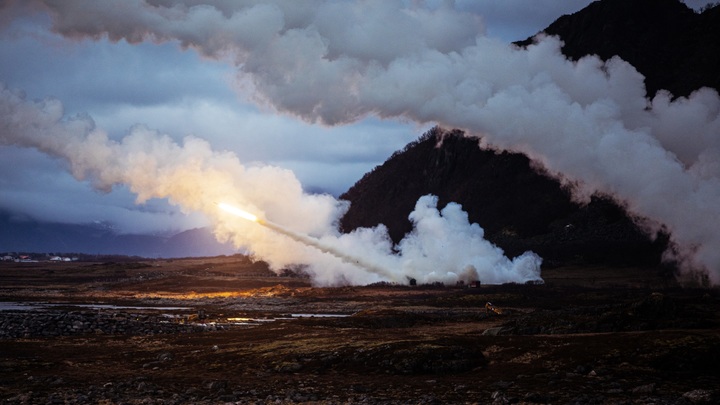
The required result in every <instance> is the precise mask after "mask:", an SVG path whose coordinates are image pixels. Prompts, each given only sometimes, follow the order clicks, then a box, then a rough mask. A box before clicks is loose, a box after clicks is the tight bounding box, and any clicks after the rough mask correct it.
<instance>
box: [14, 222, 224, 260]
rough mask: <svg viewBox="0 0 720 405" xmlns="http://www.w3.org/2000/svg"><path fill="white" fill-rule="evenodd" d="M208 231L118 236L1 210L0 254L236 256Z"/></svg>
mask: <svg viewBox="0 0 720 405" xmlns="http://www.w3.org/2000/svg"><path fill="white" fill-rule="evenodd" d="M235 251H236V249H234V248H233V247H232V246H230V245H229V244H221V243H219V242H217V241H216V240H215V237H214V236H213V234H212V232H211V230H210V229H208V228H197V229H190V230H187V231H183V232H179V233H177V234H173V235H169V236H160V235H141V234H120V233H118V232H116V231H114V230H113V229H112V228H109V227H107V226H105V225H103V224H63V223H52V222H42V221H35V220H31V219H29V218H25V219H22V220H18V219H16V218H14V217H13V216H12V215H11V214H8V213H4V212H2V211H0V253H7V252H36V253H40V252H43V253H50V252H55V253H71V252H77V253H86V254H100V255H128V256H141V257H148V258H161V257H162V258H168V257H196V256H218V255H229V254H233V253H235Z"/></svg>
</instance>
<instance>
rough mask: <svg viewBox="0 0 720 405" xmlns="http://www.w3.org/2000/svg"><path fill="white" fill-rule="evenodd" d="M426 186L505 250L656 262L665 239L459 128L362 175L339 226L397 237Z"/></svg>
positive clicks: (431, 136) (432, 134)
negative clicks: (380, 229)
mask: <svg viewBox="0 0 720 405" xmlns="http://www.w3.org/2000/svg"><path fill="white" fill-rule="evenodd" d="M425 194H434V195H437V196H438V200H439V202H438V206H439V207H444V206H445V205H446V204H447V203H448V202H456V203H459V204H461V205H462V206H463V209H464V210H465V211H466V212H467V213H468V217H469V220H470V221H471V222H474V223H478V224H480V226H482V227H483V229H484V230H485V235H486V237H487V238H488V239H489V240H491V241H492V242H494V243H495V244H497V245H498V246H500V247H501V248H503V249H504V250H505V251H506V253H507V254H508V255H510V256H516V255H519V254H521V253H522V252H524V251H526V250H533V251H534V252H536V253H538V254H540V255H541V256H542V257H543V258H545V259H546V261H549V262H550V263H552V262H568V261H582V262H592V263H625V264H645V265H656V264H658V263H659V262H660V256H661V253H662V251H663V250H664V249H665V247H666V239H665V238H659V239H657V240H655V241H653V240H650V239H649V238H648V237H647V236H645V235H644V234H643V232H642V231H641V230H640V229H639V228H638V227H637V226H636V225H635V224H634V223H633V221H632V220H631V219H630V218H629V217H628V216H627V215H626V214H625V212H624V211H623V210H622V209H621V208H620V207H618V206H617V205H616V204H614V203H612V202H611V201H608V200H605V199H602V198H594V199H593V200H592V201H591V202H590V203H589V204H588V205H585V206H581V205H579V204H577V203H574V202H572V201H571V198H570V194H569V193H568V192H567V190H564V189H563V188H562V187H561V185H560V183H559V182H558V181H557V180H554V179H551V178H549V177H547V176H545V175H543V174H541V173H538V172H537V171H536V170H535V169H533V168H532V167H531V165H530V161H529V159H528V158H527V157H525V156H524V155H522V154H517V153H495V152H494V151H489V150H483V149H480V148H479V147H478V144H477V139H473V138H466V137H464V135H463V133H462V132H460V131H452V132H445V131H443V130H441V129H439V128H433V129H432V130H430V131H429V132H427V133H426V134H425V135H423V136H422V137H421V138H420V139H419V140H418V141H417V142H413V143H411V144H410V145H408V147H406V148H405V149H404V150H403V151H402V152H399V153H396V154H394V155H393V156H392V157H391V158H390V159H388V160H387V161H386V162H385V163H384V164H382V165H381V166H378V167H376V168H375V169H374V170H373V171H372V172H370V173H368V174H367V175H365V176H364V177H363V178H362V179H361V180H360V181H358V182H357V183H356V184H355V185H354V186H353V187H352V188H350V190H348V191H347V192H346V193H345V194H343V195H342V196H341V198H342V199H345V200H348V201H350V202H351V206H350V209H349V210H348V212H347V213H346V215H345V216H344V217H343V218H342V220H341V227H342V230H343V231H344V232H349V231H352V230H353V229H355V228H358V227H370V226H375V225H377V224H378V223H382V224H385V225H386V226H387V227H388V230H389V233H390V237H391V238H392V239H393V241H394V242H398V241H399V240H400V239H402V237H403V235H405V233H407V232H408V231H409V230H410V229H411V223H410V221H409V219H408V214H409V213H410V212H411V211H412V209H413V208H414V206H415V202H416V201H417V199H418V198H419V197H420V196H422V195H425Z"/></svg>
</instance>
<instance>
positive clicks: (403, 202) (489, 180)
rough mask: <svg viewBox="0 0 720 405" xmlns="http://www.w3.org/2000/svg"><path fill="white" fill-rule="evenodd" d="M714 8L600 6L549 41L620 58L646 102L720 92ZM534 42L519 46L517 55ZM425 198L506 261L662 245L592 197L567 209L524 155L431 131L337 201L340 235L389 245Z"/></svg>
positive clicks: (591, 256) (655, 252)
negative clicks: (345, 205)
mask: <svg viewBox="0 0 720 405" xmlns="http://www.w3.org/2000/svg"><path fill="white" fill-rule="evenodd" d="M718 30H720V7H717V6H716V7H713V8H710V9H707V10H705V11H704V12H703V13H701V14H700V13H695V12H694V11H693V10H691V9H689V8H687V7H686V6H685V5H684V4H683V3H681V2H680V1H678V0H633V1H627V0H603V1H598V2H595V3H592V4H590V5H589V6H588V7H586V8H585V9H583V10H581V11H579V12H577V13H575V14H573V15H566V16H563V17H561V18H559V19H558V20H557V21H555V22H554V23H553V24H552V25H550V26H549V27H548V28H547V29H546V30H545V32H547V33H549V34H553V35H559V36H560V37H561V38H562V39H563V41H564V42H565V46H564V48H563V52H564V53H565V54H566V55H567V56H568V57H570V58H575V59H577V58H579V57H581V56H583V55H588V54H597V55H599V56H600V57H601V58H603V59H609V58H611V57H612V56H614V55H619V56H620V57H621V58H622V59H624V60H626V61H628V62H630V63H631V64H633V65H634V66H635V67H636V68H637V69H638V71H640V73H642V74H643V75H645V77H646V78H647V80H646V85H647V89H648V95H653V94H654V93H656V92H657V90H658V89H661V88H662V89H669V90H670V91H671V92H672V93H673V94H675V95H677V96H684V95H688V94H690V93H691V92H692V90H695V89H697V88H699V87H703V86H707V87H714V88H716V89H720V52H719V51H718V50H720V42H719V41H720V31H718ZM530 41H531V39H528V40H526V41H522V42H518V43H517V44H518V45H520V46H523V45H526V44H528V43H530ZM425 194H435V195H437V196H438V197H439V206H440V207H444V206H445V204H447V203H448V202H450V201H454V202H457V203H459V204H461V205H462V206H463V208H464V209H465V210H466V211H467V212H468V215H469V219H470V221H471V222H476V223H478V224H480V226H482V227H483V228H484V229H485V231H486V237H488V239H490V240H491V241H493V242H495V243H496V244H497V245H499V246H500V247H502V248H503V249H505V251H506V252H507V253H508V254H509V255H511V256H512V255H517V254H519V253H521V252H523V251H525V250H528V249H530V250H533V251H535V252H537V253H538V254H540V255H541V256H543V257H544V258H545V260H546V263H548V264H552V263H568V262H582V263H614V264H646V265H656V264H658V263H660V258H661V254H662V252H663V250H665V248H666V245H667V237H666V236H663V235H661V236H660V237H659V238H657V239H653V238H651V237H649V236H647V235H645V234H644V233H643V232H642V231H641V230H640V229H639V228H638V227H637V226H636V225H634V223H633V221H632V220H631V219H630V218H629V217H628V215H627V214H626V213H625V211H624V210H623V209H622V208H621V207H619V206H618V205H617V204H615V203H613V202H612V201H609V200H607V199H603V198H602V197H596V198H594V199H593V201H592V202H591V203H590V204H588V205H585V206H581V205H579V204H576V203H573V202H572V201H571V200H570V197H569V193H568V192H567V191H566V190H563V189H562V188H561V186H560V184H559V183H558V182H557V181H555V180H553V179H551V178H548V177H546V176H544V175H543V174H542V173H538V172H537V171H536V170H535V169H534V168H533V167H532V166H531V164H530V162H529V160H528V159H527V158H526V157H525V156H523V155H520V154H512V153H496V152H494V151H488V150H481V149H480V148H479V147H478V144H477V140H474V139H468V138H465V137H463V136H462V133H459V132H458V131H454V132H452V131H451V132H445V131H442V130H440V129H438V128H435V129H433V130H431V131H429V132H428V133H426V134H424V135H423V136H422V137H421V138H420V139H419V140H418V141H416V142H413V143H411V144H409V145H408V146H407V147H406V148H405V149H403V150H402V151H399V152H397V153H395V154H394V155H393V156H392V157H391V158H390V159H388V160H387V161H386V162H385V163H384V164H382V165H381V166H378V167H376V168H375V169H374V170H373V171H372V172H370V173H368V174H366V175H365V176H364V177H363V178H362V179H361V180H360V181H359V182H357V183H356V184H355V185H354V186H353V187H352V188H350V190H348V191H347V192H346V193H345V194H343V195H342V196H341V198H343V199H346V200H348V201H350V202H351V208H350V210H349V211H348V212H347V214H346V215H345V217H344V218H343V219H342V221H341V226H342V229H343V230H344V231H346V232H347V231H351V230H353V229H355V228H357V227H366V226H374V225H377V224H379V223H383V224H385V225H386V226H387V227H388V229H389V232H390V235H391V237H392V239H393V240H394V241H396V242H397V241H398V240H399V239H401V238H402V236H403V235H404V234H405V233H406V232H407V231H408V230H410V229H411V224H410V222H409V220H408V219H407V217H408V214H409V213H410V212H411V211H412V209H413V207H414V204H415V201H417V199H418V198H419V197H420V196H422V195H425Z"/></svg>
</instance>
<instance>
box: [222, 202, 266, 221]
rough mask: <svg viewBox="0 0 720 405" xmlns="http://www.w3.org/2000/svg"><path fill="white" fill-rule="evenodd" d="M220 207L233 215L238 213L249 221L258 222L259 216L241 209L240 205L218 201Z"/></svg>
mask: <svg viewBox="0 0 720 405" xmlns="http://www.w3.org/2000/svg"><path fill="white" fill-rule="evenodd" d="M218 207H220V209H222V210H224V211H227V212H229V213H231V214H233V215H237V216H238V217H240V218H245V219H247V220H248V221H253V222H258V217H256V216H255V215H253V214H251V213H249V212H247V211H244V210H241V209H240V208H238V207H233V206H232V205H230V204H225V203H218Z"/></svg>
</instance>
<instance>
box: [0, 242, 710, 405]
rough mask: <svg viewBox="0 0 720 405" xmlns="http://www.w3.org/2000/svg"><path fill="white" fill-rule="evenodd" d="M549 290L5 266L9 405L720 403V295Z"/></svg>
mask: <svg viewBox="0 0 720 405" xmlns="http://www.w3.org/2000/svg"><path fill="white" fill-rule="evenodd" d="M543 277H544V278H545V281H546V284H545V285H504V286H481V287H479V288H460V287H456V286H452V287H439V286H417V287H410V286H387V285H375V286H366V287H338V288H313V287H311V286H310V284H309V282H308V280H305V279H302V278H296V277H277V276H275V275H274V274H272V273H270V272H268V271H267V270H266V269H265V268H264V267H263V266H262V265H260V264H253V263H250V262H249V261H248V260H247V259H245V258H243V257H239V256H237V257H223V258H212V259H187V260H174V261H148V262H132V263H77V262H75V263H0V308H2V310H1V311H0V401H2V403H9V404H63V403H71V404H75V403H78V404H80V403H82V404H84V403H93V404H95V403H97V404H181V403H201V404H211V403H212V404H214V403H371V404H379V403H409V404H420V403H438V404H440V403H481V404H484V403H497V404H504V403H547V404H565V403H577V404H606V403H608V404H622V403H626V404H635V403H640V404H650V403H653V404H711V403H720V388H718V387H720V366H719V364H720V327H719V325H720V312H719V309H720V293H719V292H718V290H717V289H696V288H689V287H686V288H680V287H678V286H677V285H676V284H675V282H673V281H672V280H668V279H666V278H662V277H661V276H660V275H659V273H658V271H657V270H655V269H643V268H608V267H594V268H588V267H585V268H574V267H563V268H555V269H548V270H545V271H544V273H543ZM487 302H492V303H493V304H494V305H495V307H496V308H498V309H499V311H501V312H502V313H500V314H496V313H494V312H486V309H485V304H486V303H487Z"/></svg>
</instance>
